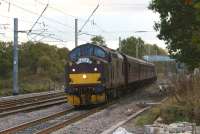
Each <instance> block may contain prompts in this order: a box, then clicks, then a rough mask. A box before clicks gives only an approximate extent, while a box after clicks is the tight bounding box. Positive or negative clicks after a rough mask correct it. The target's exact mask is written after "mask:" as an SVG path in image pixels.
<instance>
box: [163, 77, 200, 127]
mask: <svg viewBox="0 0 200 134" xmlns="http://www.w3.org/2000/svg"><path fill="white" fill-rule="evenodd" d="M171 83H172V85H173V86H172V87H171V90H170V99H169V100H170V101H169V102H168V104H166V105H163V106H162V107H161V117H162V118H163V120H164V122H165V123H172V122H176V121H189V122H196V123H197V124H200V77H199V76H192V75H190V76H183V75H181V76H176V77H174V78H172V79H171Z"/></svg>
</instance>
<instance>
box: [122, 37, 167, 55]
mask: <svg viewBox="0 0 200 134" xmlns="http://www.w3.org/2000/svg"><path fill="white" fill-rule="evenodd" d="M121 44H122V52H123V53H125V54H127V55H130V56H133V57H136V49H138V58H142V57H143V56H144V55H167V53H166V52H165V50H163V49H162V48H159V47H158V46H157V45H155V44H154V45H151V44H145V43H144V41H143V40H142V39H141V38H135V37H133V36H131V37H128V38H126V39H124V40H122V42H121Z"/></svg>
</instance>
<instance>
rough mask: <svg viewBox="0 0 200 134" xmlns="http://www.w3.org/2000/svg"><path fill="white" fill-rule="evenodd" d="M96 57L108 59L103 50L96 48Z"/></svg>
mask: <svg viewBox="0 0 200 134" xmlns="http://www.w3.org/2000/svg"><path fill="white" fill-rule="evenodd" d="M94 56H97V57H100V58H105V57H106V53H105V51H104V50H103V49H101V48H99V47H95V49H94Z"/></svg>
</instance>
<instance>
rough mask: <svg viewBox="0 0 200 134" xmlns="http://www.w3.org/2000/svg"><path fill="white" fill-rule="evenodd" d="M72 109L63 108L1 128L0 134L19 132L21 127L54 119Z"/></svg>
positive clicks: (24, 127) (72, 109)
mask: <svg viewBox="0 0 200 134" xmlns="http://www.w3.org/2000/svg"><path fill="white" fill-rule="evenodd" d="M73 111H74V108H69V109H67V110H64V111H61V112H57V113H55V114H51V115H48V116H46V117H43V118H39V119H36V120H33V121H30V122H26V123H23V124H20V125H16V126H14V127H10V128H8V129H5V130H2V131H0V134H10V133H17V132H19V131H20V130H23V129H26V128H28V127H31V126H34V125H37V124H40V123H42V122H45V121H48V120H51V119H54V118H56V117H60V116H63V115H65V114H68V113H70V112H73Z"/></svg>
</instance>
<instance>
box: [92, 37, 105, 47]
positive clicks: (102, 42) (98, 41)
mask: <svg viewBox="0 0 200 134" xmlns="http://www.w3.org/2000/svg"><path fill="white" fill-rule="evenodd" d="M91 41H92V43H93V44H96V45H105V39H104V38H103V37H102V36H100V35H99V36H95V37H93V38H91Z"/></svg>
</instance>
